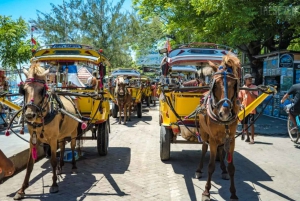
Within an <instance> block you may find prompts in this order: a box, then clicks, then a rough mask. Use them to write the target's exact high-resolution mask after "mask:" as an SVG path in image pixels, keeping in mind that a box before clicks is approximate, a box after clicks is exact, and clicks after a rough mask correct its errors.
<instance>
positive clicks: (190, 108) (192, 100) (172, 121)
mask: <svg viewBox="0 0 300 201" xmlns="http://www.w3.org/2000/svg"><path fill="white" fill-rule="evenodd" d="M160 52H161V53H166V50H161V51H160ZM227 53H228V51H227V50H226V49H219V48H217V47H215V48H211V47H210V48H205V47H204V48H200V47H190V46H186V47H180V48H177V49H174V50H172V51H171V52H170V53H168V55H167V56H166V57H165V58H163V61H162V62H161V74H162V77H161V85H160V86H159V88H158V91H157V92H158V94H159V125H160V158H161V160H169V158H170V147H171V144H172V143H176V144H199V139H198V137H197V135H195V133H197V125H198V122H197V121H196V120H195V118H194V117H189V115H190V114H191V113H193V112H194V111H195V109H196V108H197V107H198V106H199V104H200V101H201V99H202V98H203V97H204V93H205V92H206V91H208V90H209V86H204V87H199V86H195V85H194V86H188V87H183V86H182V85H181V84H182V83H180V81H181V80H180V79H182V77H183V79H188V76H192V77H193V75H192V73H195V70H194V71H193V70H191V69H195V68H196V67H199V68H201V67H205V66H207V65H208V64H207V63H208V61H213V62H214V63H220V62H221V61H222V57H223V56H224V54H227ZM180 74H182V75H180ZM183 81H184V80H183ZM189 81H190V80H189ZM266 91H267V92H270V93H276V90H275V89H274V88H272V87H268V90H266ZM267 96H268V94H266V93H263V94H262V95H261V96H260V97H258V98H257V99H256V101H254V102H253V103H252V104H251V105H249V106H248V107H247V108H246V109H245V116H246V115H247V114H248V113H249V112H250V111H252V110H253V109H254V108H256V107H257V106H258V105H259V104H260V103H261V102H262V101H263V100H264V99H265V98H266V97H267ZM243 116H244V110H243V111H241V112H240V114H239V115H238V117H239V119H242V118H243ZM180 138H183V139H180Z"/></svg>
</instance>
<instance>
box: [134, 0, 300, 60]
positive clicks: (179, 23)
mask: <svg viewBox="0 0 300 201" xmlns="http://www.w3.org/2000/svg"><path fill="white" fill-rule="evenodd" d="M134 5H135V7H136V8H137V9H138V11H139V14H141V16H142V17H144V18H149V17H153V16H159V17H160V18H161V19H162V20H164V22H165V24H166V32H168V33H171V34H173V35H174V36H175V37H174V39H175V41H176V43H177V44H178V43H187V42H195V41H201V42H214V43H219V44H224V45H228V46H232V47H238V48H240V50H242V51H243V52H245V53H247V54H248V55H253V54H256V53H259V52H260V49H261V48H262V47H263V46H265V47H267V48H268V49H269V50H270V51H274V50H276V49H285V48H287V47H288V45H289V42H290V41H291V40H292V39H293V38H295V37H299V36H298V34H299V32H296V31H295V29H296V28H297V27H299V21H300V15H299V14H300V12H299V11H298V12H296V11H295V10H294V12H291V10H292V8H293V6H295V5H296V3H295V2H294V1H289V0H285V1H282V0H254V1H249V0H244V1H243V0H190V1H187V0H186V1H183V0H173V1H171V0H165V1H161V0H134ZM289 8H291V9H290V10H289ZM257 46H258V48H257Z"/></svg>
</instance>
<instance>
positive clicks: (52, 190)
mask: <svg viewBox="0 0 300 201" xmlns="http://www.w3.org/2000/svg"><path fill="white" fill-rule="evenodd" d="M57 192H58V186H51V188H50V193H57Z"/></svg>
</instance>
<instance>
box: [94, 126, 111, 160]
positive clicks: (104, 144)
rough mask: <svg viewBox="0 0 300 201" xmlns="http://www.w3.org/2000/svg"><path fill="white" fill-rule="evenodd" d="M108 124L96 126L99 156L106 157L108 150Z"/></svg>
mask: <svg viewBox="0 0 300 201" xmlns="http://www.w3.org/2000/svg"><path fill="white" fill-rule="evenodd" d="M108 141H109V138H108V123H107V122H104V123H102V124H99V125H98V133H97V149H98V154H99V155H100V156H106V155H107V150H108Z"/></svg>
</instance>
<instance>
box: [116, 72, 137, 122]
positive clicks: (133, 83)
mask: <svg viewBox="0 0 300 201" xmlns="http://www.w3.org/2000/svg"><path fill="white" fill-rule="evenodd" d="M119 76H122V77H124V78H125V79H128V81H129V83H128V85H127V89H128V91H130V94H131V96H132V100H133V102H132V107H133V111H136V113H137V117H138V118H142V102H141V100H142V86H141V85H142V84H141V80H140V78H141V74H140V73H139V72H138V71H137V70H135V69H124V68H123V69H118V70H115V71H113V72H112V74H111V77H113V78H114V80H115V79H117V77H119ZM114 83H115V82H114ZM112 96H114V94H113V95H112ZM113 100H114V98H113ZM118 111H119V108H118V105H117V104H116V101H113V105H112V117H114V118H117V116H118Z"/></svg>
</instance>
